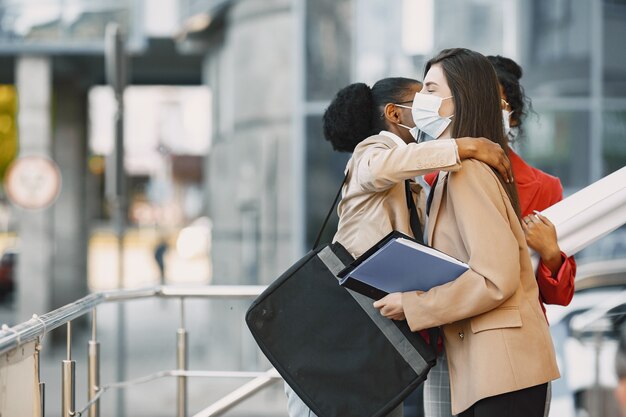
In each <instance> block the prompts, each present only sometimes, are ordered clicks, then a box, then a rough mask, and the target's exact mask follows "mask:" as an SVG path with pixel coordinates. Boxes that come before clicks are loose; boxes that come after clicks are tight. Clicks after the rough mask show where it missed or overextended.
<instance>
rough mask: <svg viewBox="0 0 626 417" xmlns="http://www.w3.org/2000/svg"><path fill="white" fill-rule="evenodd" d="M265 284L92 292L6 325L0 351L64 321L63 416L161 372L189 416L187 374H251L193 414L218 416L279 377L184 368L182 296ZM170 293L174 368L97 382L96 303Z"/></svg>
mask: <svg viewBox="0 0 626 417" xmlns="http://www.w3.org/2000/svg"><path fill="white" fill-rule="evenodd" d="M265 288H266V287H265V286H253V285H245V286H244V285H233V286H217V285H215V286H194V287H188V286H160V287H153V288H147V289H139V290H117V291H110V292H103V293H97V294H91V295H88V296H86V297H84V298H81V299H80V300H77V301H75V302H73V303H70V304H67V305H65V306H63V307H60V308H58V309H56V310H54V311H51V312H49V313H46V314H43V315H41V316H37V315H34V316H33V318H32V319H30V320H28V321H26V322H23V323H20V324H18V325H16V326H14V327H11V328H8V327H6V326H4V327H3V328H2V330H0V355H4V354H7V353H9V352H11V351H13V350H15V349H18V348H19V347H20V346H22V345H23V344H25V343H28V342H32V341H36V340H39V341H41V339H42V338H43V337H44V336H45V335H46V334H47V333H49V332H50V331H52V330H54V329H56V328H59V327H61V326H63V325H65V326H66V327H67V355H66V359H64V360H63V361H62V369H63V372H62V381H61V384H62V390H61V391H62V392H61V416H62V417H73V416H82V415H84V413H85V412H88V413H89V417H98V416H99V415H100V407H99V406H100V404H99V400H100V398H101V396H102V395H103V394H104V393H105V392H106V391H108V390H109V389H124V388H126V387H129V386H131V385H134V384H138V383H144V382H148V381H153V380H156V379H160V378H165V377H175V378H177V384H176V390H177V399H176V416H177V417H187V415H188V398H187V379H188V378H189V377H208V378H253V380H252V381H250V382H248V383H246V384H244V385H243V386H241V387H239V388H238V389H236V390H235V391H233V392H232V393H230V394H228V395H226V396H225V397H223V398H221V399H219V400H218V401H217V402H215V403H214V404H212V405H210V406H208V407H207V408H205V409H203V410H202V411H200V412H198V413H197V414H195V415H194V417H209V416H219V415H221V414H223V413H224V412H226V411H228V410H230V409H231V408H233V407H234V406H235V405H237V404H239V403H240V402H242V401H243V400H245V399H247V398H248V397H250V396H251V395H253V394H255V393H256V392H258V391H260V390H262V389H263V388H265V387H267V386H269V385H270V384H272V383H273V382H275V381H277V380H279V379H280V375H278V373H277V372H276V371H275V370H274V369H270V370H269V371H266V372H239V371H190V370H188V369H187V368H188V332H187V328H186V326H185V315H184V302H185V299H186V298H209V299H250V298H254V297H256V296H258V295H259V294H260V293H261V292H262V291H263V290H264V289H265ZM153 297H159V298H174V299H179V300H180V327H179V328H178V329H177V331H176V336H177V343H176V363H177V369H175V370H171V371H160V372H156V373H154V374H151V375H147V376H143V377H141V378H136V379H134V380H129V381H118V382H115V383H111V384H108V385H100V343H99V342H98V339H97V315H96V310H97V307H98V306H99V305H101V304H103V303H106V302H124V301H129V300H137V299H145V298H153ZM90 312H91V338H90V340H89V341H88V358H87V364H88V369H87V375H88V377H87V380H88V387H87V393H88V395H87V400H88V402H87V404H86V405H85V406H84V407H83V408H82V409H80V410H77V409H76V404H75V392H76V384H75V382H76V376H75V366H76V362H75V360H73V359H72V350H71V342H72V321H73V320H74V319H76V318H78V317H81V316H83V315H86V314H88V313H90ZM39 351H40V346H39V348H38V349H36V354H35V355H36V357H35V360H36V361H37V362H39V360H40V358H39V356H40V354H39V353H40V352H39ZM41 385H42V386H41V388H42V389H41V391H40V395H41V397H42V398H41V404H42V415H45V410H44V401H43V397H44V395H45V393H44V391H45V390H44V387H43V384H41Z"/></svg>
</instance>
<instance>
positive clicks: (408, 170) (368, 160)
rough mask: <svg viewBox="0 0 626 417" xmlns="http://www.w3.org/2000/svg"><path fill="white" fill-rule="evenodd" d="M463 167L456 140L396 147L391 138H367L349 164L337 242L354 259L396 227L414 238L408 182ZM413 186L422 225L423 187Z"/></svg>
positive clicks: (339, 211)
mask: <svg viewBox="0 0 626 417" xmlns="http://www.w3.org/2000/svg"><path fill="white" fill-rule="evenodd" d="M397 139H398V140H399V138H397ZM459 168H460V162H459V160H458V151H457V147H456V143H455V142H454V140H438V141H430V142H424V143H420V144H417V143H411V144H409V145H405V144H401V145H398V144H397V143H396V141H394V140H393V139H392V138H390V137H388V136H384V135H375V136H371V137H369V138H368V139H366V140H364V141H363V142H361V143H359V144H358V145H357V147H356V148H355V150H354V152H353V154H352V158H350V160H349V161H348V164H347V166H346V169H347V171H348V179H347V181H346V184H345V185H344V186H343V189H342V199H341V202H340V203H339V206H338V207H337V211H338V213H339V226H338V229H337V233H336V234H335V237H334V239H333V241H338V242H339V243H341V244H342V245H343V246H344V247H345V248H346V249H347V250H348V251H349V252H350V253H351V254H352V256H353V257H355V258H356V257H359V256H360V255H362V254H363V252H365V251H366V250H367V249H369V248H370V247H371V246H373V245H374V244H375V243H376V242H378V241H379V240H380V239H382V238H383V237H385V236H386V235H387V234H389V233H390V232H391V231H393V230H397V231H399V232H402V233H404V234H407V235H409V236H413V233H412V232H411V226H410V222H409V210H408V208H407V203H406V195H405V188H404V180H405V179H413V178H414V177H416V176H419V175H424V174H426V173H428V172H431V171H433V170H438V169H439V170H457V169H459ZM411 188H412V191H413V192H414V194H413V196H414V197H417V202H416V207H417V210H418V214H419V216H420V219H421V220H422V223H423V219H424V218H425V217H424V206H425V200H426V199H425V195H424V191H423V190H422V187H421V186H420V185H419V184H417V183H414V182H413V183H411ZM422 227H423V224H422Z"/></svg>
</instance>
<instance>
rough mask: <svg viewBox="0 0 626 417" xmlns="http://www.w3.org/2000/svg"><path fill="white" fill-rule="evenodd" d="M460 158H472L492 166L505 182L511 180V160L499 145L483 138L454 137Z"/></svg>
mask: <svg viewBox="0 0 626 417" xmlns="http://www.w3.org/2000/svg"><path fill="white" fill-rule="evenodd" d="M456 145H457V147H458V149H459V158H460V159H462V160H463V159H469V158H474V159H477V160H479V161H481V162H484V163H486V164H487V165H489V166H491V167H493V168H494V169H495V170H496V171H498V172H499V173H500V175H502V178H504V180H505V181H506V182H513V170H512V168H511V161H509V158H508V157H507V155H506V152H505V151H504V149H502V147H501V146H500V145H498V144H497V143H495V142H492V141H490V140H489V139H485V138H468V137H463V138H459V139H456Z"/></svg>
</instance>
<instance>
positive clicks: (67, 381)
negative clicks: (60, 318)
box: [61, 321, 76, 417]
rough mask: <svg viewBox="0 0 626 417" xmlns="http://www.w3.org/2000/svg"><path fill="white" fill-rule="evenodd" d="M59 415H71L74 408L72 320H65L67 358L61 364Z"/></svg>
mask: <svg viewBox="0 0 626 417" xmlns="http://www.w3.org/2000/svg"><path fill="white" fill-rule="evenodd" d="M61 379H62V390H61V417H72V416H73V415H74V410H75V408H76V404H75V400H76V397H75V395H74V393H75V391H74V389H75V381H76V363H75V361H73V360H72V322H71V321H68V322H67V359H66V360H64V361H63V363H62V365H61Z"/></svg>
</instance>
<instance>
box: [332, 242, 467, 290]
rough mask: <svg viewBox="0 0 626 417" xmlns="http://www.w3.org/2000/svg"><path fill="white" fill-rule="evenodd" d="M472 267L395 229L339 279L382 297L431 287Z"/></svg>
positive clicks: (340, 274) (342, 282)
mask: <svg viewBox="0 0 626 417" xmlns="http://www.w3.org/2000/svg"><path fill="white" fill-rule="evenodd" d="M468 269H469V266H468V265H467V264H465V263H463V262H461V261H459V260H457V259H454V258H453V257H451V256H448V255H446V254H445V253H443V252H440V251H438V250H436V249H433V248H431V247H429V246H425V245H422V244H420V243H417V242H416V241H415V240H414V239H411V238H410V237H408V236H406V235H404V234H402V233H400V232H396V231H394V232H392V233H390V234H389V235H387V236H386V237H385V238H383V239H382V240H381V241H380V242H378V243H377V244H376V245H374V246H373V247H372V248H371V249H370V250H368V251H367V252H365V253H364V254H363V255H362V256H360V257H359V258H358V259H356V260H355V261H354V262H353V263H352V264H350V265H349V266H348V267H347V268H345V269H344V270H342V271H341V272H340V273H339V277H340V278H342V279H341V280H340V282H339V283H340V285H342V286H344V287H346V288H350V289H352V290H354V291H356V292H359V293H361V294H363V295H366V296H368V297H370V298H372V299H375V300H378V299H380V298H382V297H384V296H385V295H387V294H390V293H393V292H407V291H428V290H430V289H431V288H433V287H436V286H439V285H442V284H446V283H448V282H450V281H454V280H455V279H456V278H458V277H459V276H460V275H461V274H463V273H464V272H465V271H467V270H468Z"/></svg>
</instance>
